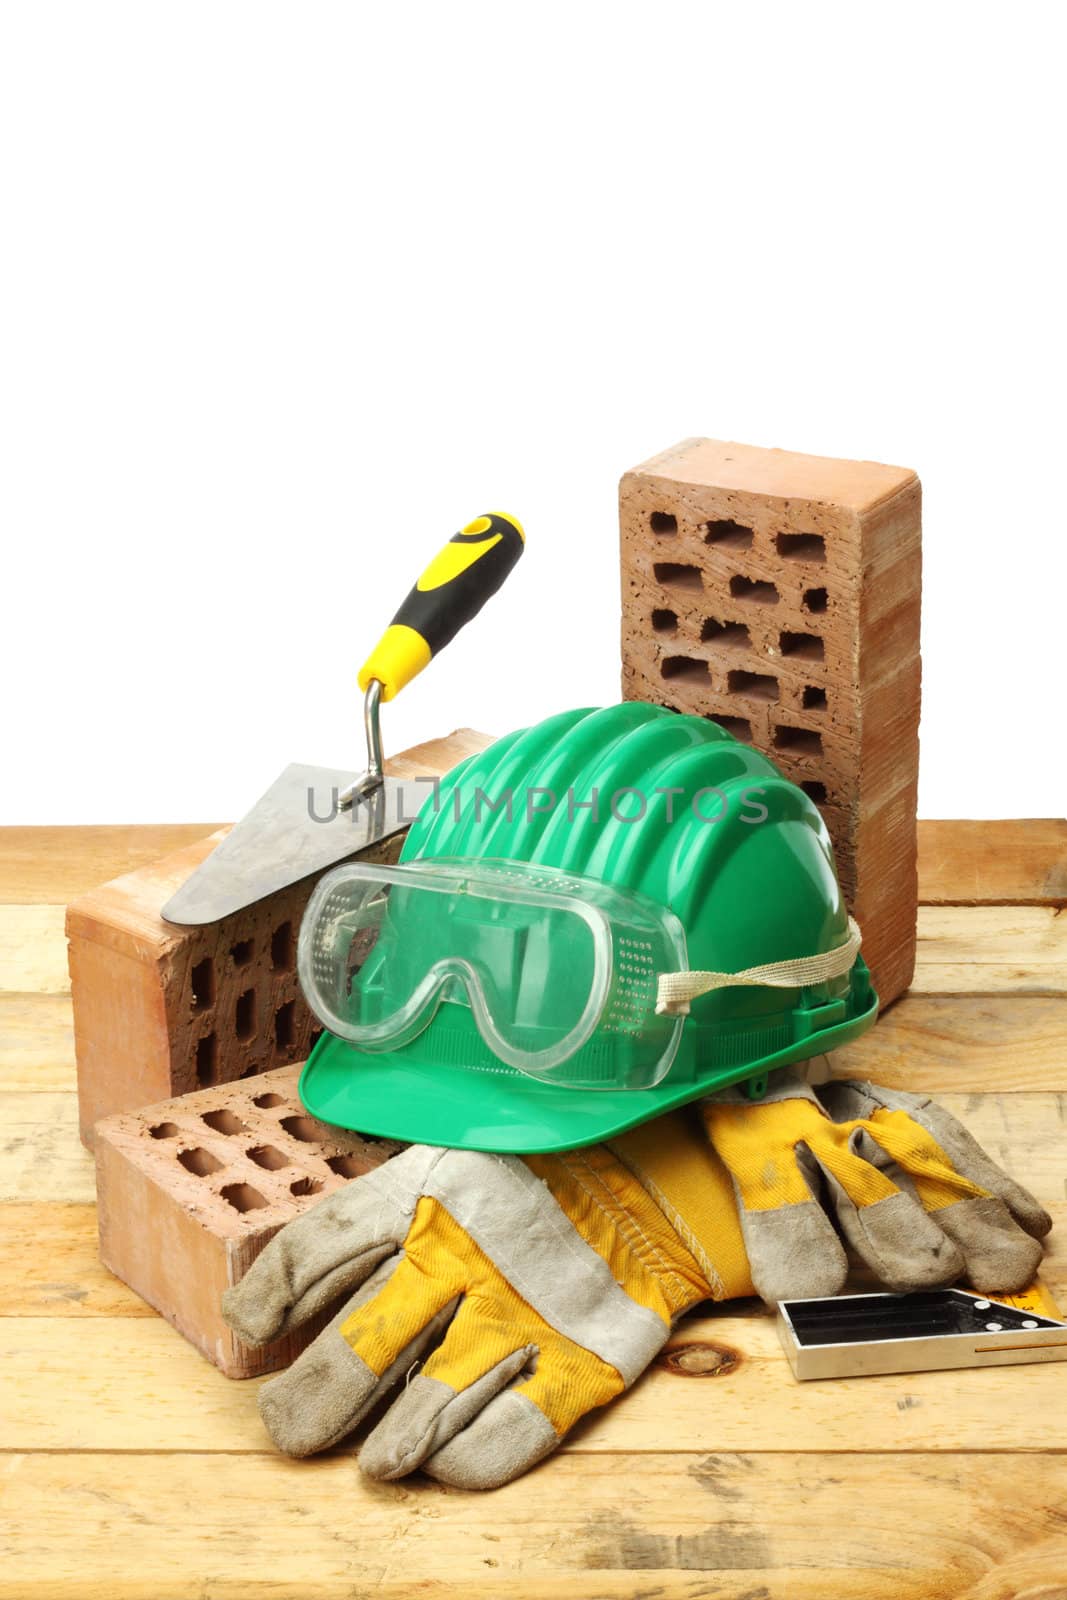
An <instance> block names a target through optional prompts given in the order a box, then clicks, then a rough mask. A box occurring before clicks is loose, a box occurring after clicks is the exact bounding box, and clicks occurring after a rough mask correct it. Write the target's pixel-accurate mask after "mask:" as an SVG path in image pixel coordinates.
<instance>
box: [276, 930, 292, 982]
mask: <svg viewBox="0 0 1067 1600" xmlns="http://www.w3.org/2000/svg"><path fill="white" fill-rule="evenodd" d="M270 964H271V966H272V967H273V969H274V971H275V972H291V971H292V969H293V925H292V923H291V922H280V923H279V924H278V926H277V927H276V928H275V930H274V932H273V933H272V934H271V936H270Z"/></svg>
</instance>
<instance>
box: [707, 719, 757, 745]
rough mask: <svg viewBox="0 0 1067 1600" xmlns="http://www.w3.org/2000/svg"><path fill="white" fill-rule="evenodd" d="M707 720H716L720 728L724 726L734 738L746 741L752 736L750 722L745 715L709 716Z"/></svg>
mask: <svg viewBox="0 0 1067 1600" xmlns="http://www.w3.org/2000/svg"><path fill="white" fill-rule="evenodd" d="M708 721H709V722H717V723H718V724H719V727H720V728H725V729H726V731H727V733H732V734H733V736H734V738H735V739H740V740H742V741H743V742H744V743H748V742H749V741H750V740H751V738H752V724H751V722H749V720H748V718H747V717H709V718H708Z"/></svg>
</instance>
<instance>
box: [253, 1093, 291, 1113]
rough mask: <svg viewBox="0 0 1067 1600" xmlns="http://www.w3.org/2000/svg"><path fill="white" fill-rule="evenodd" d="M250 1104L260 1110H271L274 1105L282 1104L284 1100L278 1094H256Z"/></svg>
mask: <svg viewBox="0 0 1067 1600" xmlns="http://www.w3.org/2000/svg"><path fill="white" fill-rule="evenodd" d="M252 1104H253V1105H254V1106H258V1107H259V1109H260V1110H261V1111H272V1110H273V1109H274V1107H275V1106H281V1105H284V1104H285V1101H284V1100H283V1098H282V1096H281V1095H280V1094H257V1095H256V1097H255V1099H254V1100H253V1101H252Z"/></svg>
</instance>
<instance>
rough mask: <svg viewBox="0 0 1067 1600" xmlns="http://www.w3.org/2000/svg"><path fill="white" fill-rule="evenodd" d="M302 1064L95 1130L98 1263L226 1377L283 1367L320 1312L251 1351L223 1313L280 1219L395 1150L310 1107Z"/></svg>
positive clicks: (126, 1116)
mask: <svg viewBox="0 0 1067 1600" xmlns="http://www.w3.org/2000/svg"><path fill="white" fill-rule="evenodd" d="M299 1073H300V1067H299V1066H298V1065H294V1066H289V1067H279V1068H277V1069H275V1070H274V1071H273V1072H267V1073H264V1074H263V1075H262V1076H260V1077H257V1078H255V1079H252V1080H250V1081H248V1082H244V1083H229V1084H222V1085H219V1086H218V1087H216V1088H213V1089H202V1090H199V1091H197V1092H195V1093H193V1094H186V1095H182V1096H180V1097H179V1098H177V1099H173V1100H165V1101H163V1102H162V1103H160V1104H159V1105H154V1106H150V1107H147V1108H143V1109H141V1110H140V1111H130V1112H124V1113H122V1114H120V1115H118V1116H114V1117H107V1118H105V1119H104V1120H103V1121H102V1122H100V1123H99V1124H98V1126H97V1129H96V1141H95V1154H96V1184H97V1208H98V1216H99V1226H100V1258H101V1260H102V1261H103V1263H104V1265H105V1266H106V1267H107V1268H108V1269H109V1271H111V1272H113V1273H114V1274H115V1275H116V1277H119V1278H121V1279H122V1280H123V1282H124V1283H127V1284H129V1286H130V1288H131V1289H133V1290H134V1291H135V1293H137V1294H139V1295H140V1296H141V1298H142V1299H143V1300H147V1302H148V1304H149V1305H151V1306H154V1307H155V1309H156V1310H157V1311H158V1312H160V1313H161V1315H163V1316H164V1317H166V1319H167V1321H168V1322H170V1323H172V1324H173V1325H174V1327H175V1328H177V1330H178V1332H179V1333H181V1334H183V1335H184V1336H185V1338H186V1339H188V1340H189V1341H190V1343H192V1344H194V1345H195V1346H196V1348H197V1349H198V1350H199V1351H200V1352H201V1353H202V1354H203V1355H205V1356H206V1357H207V1359H208V1360H209V1361H211V1362H213V1363H214V1364H215V1366H217V1367H218V1368H219V1369H220V1371H222V1372H224V1373H225V1374H226V1376H227V1377H230V1378H250V1377H255V1376H256V1375H257V1374H258V1373H262V1372H272V1371H274V1370H275V1369H276V1368H279V1367H284V1366H288V1364H289V1362H290V1361H292V1360H293V1359H294V1357H295V1356H297V1355H298V1354H299V1352H300V1351H301V1350H302V1349H303V1347H304V1346H305V1345H306V1344H308V1343H309V1341H310V1340H311V1339H312V1338H313V1337H314V1336H315V1334H316V1333H317V1332H318V1331H319V1328H320V1327H321V1326H322V1325H323V1320H325V1319H323V1320H320V1321H317V1322H315V1323H314V1324H311V1325H309V1326H308V1327H307V1328H305V1329H302V1330H301V1332H300V1333H299V1334H294V1335H292V1336H290V1337H289V1338H286V1339H279V1340H276V1341H275V1342H274V1343H273V1344H271V1345H267V1346H265V1347H264V1348H263V1349H260V1350H253V1349H251V1348H250V1347H249V1346H247V1345H244V1344H242V1343H241V1342H240V1340H238V1339H237V1338H235V1337H234V1335H233V1334H232V1333H231V1331H230V1329H229V1328H228V1327H227V1326H226V1324H225V1323H224V1322H223V1320H222V1316H221V1313H220V1311H219V1303H220V1298H221V1295H222V1292H223V1290H224V1289H226V1288H228V1287H230V1285H232V1284H234V1283H237V1281H238V1280H239V1279H240V1278H241V1277H243V1275H244V1274H245V1273H246V1272H247V1271H248V1268H249V1266H250V1265H251V1264H252V1262H253V1261H254V1260H255V1258H256V1256H257V1255H258V1254H259V1252H260V1251H261V1250H262V1249H263V1246H264V1245H265V1244H266V1243H267V1241H268V1240H269V1239H271V1238H273V1236H274V1235H275V1234H276V1233H277V1231H278V1229H279V1228H281V1227H284V1225H285V1224H286V1223H287V1222H289V1221H291V1220H292V1218H293V1217H296V1216H299V1215H300V1213H301V1212H303V1211H306V1210H307V1209H308V1208H309V1207H310V1206H312V1205H314V1204H315V1203H316V1202H317V1201H318V1200H320V1199H321V1198H322V1197H323V1196H324V1195H327V1194H330V1193H331V1192H332V1191H333V1190H335V1189H338V1188H340V1187H341V1186H342V1185H343V1184H345V1183H346V1182H348V1181H350V1180H351V1179H352V1178H355V1177H358V1176H359V1175H360V1174H361V1173H363V1172H369V1171H370V1170H371V1168H372V1167H376V1166H378V1165H379V1164H380V1163H381V1162H382V1161H384V1160H387V1159H388V1157H389V1156H390V1155H392V1154H394V1153H395V1151H396V1150H397V1149H398V1148H399V1146H398V1145H395V1144H393V1143H391V1142H390V1141H388V1140H375V1139H367V1138H363V1137H361V1136H360V1135H359V1134H352V1133H345V1132H343V1131H342V1130H341V1129H339V1128H331V1127H327V1125H326V1124H325V1123H322V1122H318V1121H316V1120H315V1118H313V1117H309V1116H308V1115H307V1113H306V1112H305V1111H304V1110H303V1108H302V1106H301V1104H300V1101H299V1098H298V1096H297V1080H298V1077H299Z"/></svg>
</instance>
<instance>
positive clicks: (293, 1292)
mask: <svg viewBox="0 0 1067 1600" xmlns="http://www.w3.org/2000/svg"><path fill="white" fill-rule="evenodd" d="M440 1157H441V1151H440V1150H437V1149H432V1148H430V1147H429V1146H427V1145H412V1147H411V1148H410V1149H408V1150H405V1151H403V1152H402V1154H400V1155H398V1156H394V1157H393V1159H392V1160H391V1161H388V1162H386V1164H385V1165H384V1166H382V1167H380V1168H378V1169H377V1170H376V1171H374V1172H368V1173H366V1174H365V1175H364V1176H363V1177H362V1178H356V1179H355V1180H354V1181H353V1182H352V1183H350V1184H348V1185H347V1186H346V1187H345V1188H344V1189H341V1190H339V1191H338V1193H337V1194H333V1195H330V1196H329V1197H328V1198H327V1199H325V1200H322V1201H320V1202H319V1204H318V1205H317V1206H313V1207H312V1208H311V1210H310V1211H307V1212H305V1213H304V1215H303V1216H301V1217H297V1218H295V1219H294V1220H293V1221H292V1222H290V1223H288V1224H287V1225H286V1226H285V1227H284V1228H283V1229H282V1230H281V1232H280V1233H279V1234H277V1235H276V1236H275V1238H273V1239H272V1240H271V1242H270V1243H269V1244H268V1245H267V1247H266V1249H265V1250H263V1252H262V1253H261V1254H260V1255H259V1256H258V1257H257V1258H256V1260H255V1261H254V1262H253V1263H252V1265H251V1266H250V1267H249V1269H248V1271H247V1272H246V1273H245V1275H244V1277H243V1278H242V1279H241V1281H240V1282H239V1283H238V1284H236V1285H235V1286H234V1287H233V1288H232V1289H227V1290H226V1291H225V1292H224V1294H223V1296H222V1314H223V1316H224V1318H225V1319H226V1321H227V1323H228V1324H229V1325H230V1327H231V1328H232V1329H233V1330H234V1332H235V1333H236V1334H237V1336H238V1338H239V1339H243V1340H244V1342H245V1343H246V1344H250V1345H260V1344H266V1343H267V1342H268V1341H269V1340H271V1339H277V1338H280V1337H282V1336H283V1335H284V1334H286V1333H289V1332H291V1331H292V1329H294V1328H298V1327H300V1326H301V1325H302V1324H303V1323H305V1322H307V1321H308V1319H309V1318H310V1317H313V1316H315V1315H317V1313H319V1312H320V1311H323V1310H325V1308H326V1307H327V1306H329V1305H332V1304H333V1303H334V1302H335V1301H337V1300H338V1299H339V1298H340V1297H341V1296H342V1295H344V1294H346V1293H349V1292H350V1291H351V1290H352V1289H353V1288H354V1287H355V1286H356V1285H357V1284H360V1283H362V1282H363V1281H364V1279H365V1278H366V1277H367V1276H368V1274H369V1273H371V1272H373V1271H374V1269H375V1268H376V1267H377V1266H378V1264H379V1262H380V1261H382V1260H383V1259H384V1258H385V1257H387V1256H389V1255H392V1254H393V1253H394V1252H395V1251H396V1250H397V1249H398V1247H399V1246H400V1244H401V1243H402V1242H403V1240H404V1237H405V1235H406V1234H407V1231H408V1228H409V1226H410V1223H411V1219H412V1217H413V1215H414V1212H415V1206H416V1204H417V1202H418V1198H419V1195H420V1194H421V1193H422V1189H423V1186H424V1184H425V1182H426V1179H427V1178H428V1176H429V1173H430V1171H431V1170H432V1167H433V1166H434V1164H435V1163H436V1162H437V1161H438V1160H439V1159H440Z"/></svg>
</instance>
